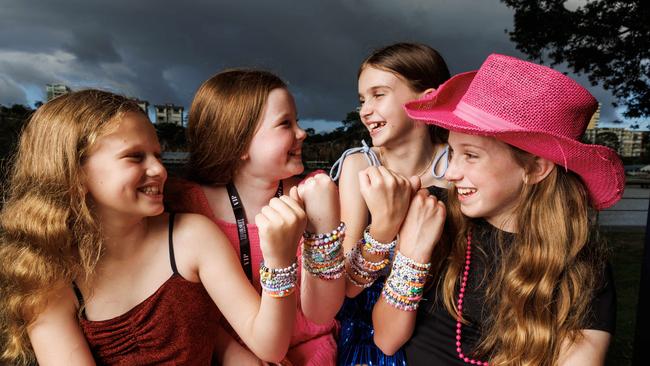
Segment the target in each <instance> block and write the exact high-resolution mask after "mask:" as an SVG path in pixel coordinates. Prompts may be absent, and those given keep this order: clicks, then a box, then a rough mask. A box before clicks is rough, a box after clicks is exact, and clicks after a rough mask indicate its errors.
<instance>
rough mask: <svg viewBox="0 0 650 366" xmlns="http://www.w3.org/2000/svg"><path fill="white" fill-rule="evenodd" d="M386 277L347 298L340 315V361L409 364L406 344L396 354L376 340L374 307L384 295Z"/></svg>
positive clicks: (348, 365)
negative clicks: (386, 349)
mask: <svg viewBox="0 0 650 366" xmlns="http://www.w3.org/2000/svg"><path fill="white" fill-rule="evenodd" d="M385 280H386V277H380V278H379V279H377V281H375V283H374V284H373V285H372V286H370V287H368V288H367V289H364V290H363V291H362V292H361V293H360V294H359V295H358V296H357V297H354V298H347V297H346V298H345V301H344V302H343V306H342V307H341V310H340V311H339V313H338V315H337V316H336V319H337V320H338V321H339V322H340V323H341V331H340V334H339V342H338V365H340V366H353V365H368V366H406V357H405V355H404V350H403V348H400V349H399V350H398V351H397V352H396V353H395V354H394V355H392V356H388V355H386V354H385V353H383V352H382V351H381V350H380V349H379V348H378V347H377V346H376V345H375V342H374V340H373V335H374V333H375V331H374V329H373V327H372V308H373V307H374V306H375V303H376V302H377V300H378V299H379V296H380V295H381V290H382V288H383V287H384V281H385Z"/></svg>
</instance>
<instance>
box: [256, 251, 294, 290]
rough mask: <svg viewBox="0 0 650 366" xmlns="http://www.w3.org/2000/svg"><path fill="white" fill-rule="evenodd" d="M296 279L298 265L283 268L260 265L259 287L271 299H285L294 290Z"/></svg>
mask: <svg viewBox="0 0 650 366" xmlns="http://www.w3.org/2000/svg"><path fill="white" fill-rule="evenodd" d="M297 279H298V264H297V263H296V260H295V259H294V261H293V263H292V264H291V265H290V266H288V267H284V268H268V267H267V266H266V265H264V262H262V263H260V285H262V290H264V292H265V293H267V294H268V295H269V296H271V297H276V298H280V297H286V296H289V295H291V294H292V293H293V292H294V291H295V290H296V282H297Z"/></svg>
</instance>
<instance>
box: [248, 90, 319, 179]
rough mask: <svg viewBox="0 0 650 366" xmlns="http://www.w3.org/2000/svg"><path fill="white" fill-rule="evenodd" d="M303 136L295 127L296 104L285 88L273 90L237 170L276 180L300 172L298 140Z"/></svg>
mask: <svg viewBox="0 0 650 366" xmlns="http://www.w3.org/2000/svg"><path fill="white" fill-rule="evenodd" d="M306 137H307V134H306V133H305V131H304V130H303V129H301V128H300V127H299V126H298V120H297V117H296V105H295V102H294V100H293V97H292V96H291V94H290V93H289V91H288V90H286V89H284V88H277V89H273V90H271V92H270V93H269V96H268V99H267V101H266V105H265V106H264V111H263V113H262V117H261V119H260V121H259V123H258V127H257V132H255V135H254V136H253V139H252V140H251V144H250V147H249V149H248V152H247V153H246V155H245V161H244V163H243V164H242V165H241V169H242V170H243V169H247V171H248V172H250V173H252V174H254V175H258V176H265V177H269V178H271V179H278V180H280V179H285V178H288V177H291V176H294V175H296V174H300V173H302V171H303V170H304V167H303V165H302V143H303V141H304V140H305V138H306Z"/></svg>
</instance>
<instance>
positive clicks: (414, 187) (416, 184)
mask: <svg viewBox="0 0 650 366" xmlns="http://www.w3.org/2000/svg"><path fill="white" fill-rule="evenodd" d="M409 183H411V192H412V193H415V192H417V191H418V190H419V189H420V185H421V184H422V182H420V177H418V176H416V175H414V176H412V177H410V178H409Z"/></svg>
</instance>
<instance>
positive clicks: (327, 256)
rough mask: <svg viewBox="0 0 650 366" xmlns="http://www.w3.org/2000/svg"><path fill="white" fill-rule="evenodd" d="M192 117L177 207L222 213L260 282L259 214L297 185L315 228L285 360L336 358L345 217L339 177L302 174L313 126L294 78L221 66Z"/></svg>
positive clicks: (304, 252)
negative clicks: (302, 114) (293, 88)
mask: <svg viewBox="0 0 650 366" xmlns="http://www.w3.org/2000/svg"><path fill="white" fill-rule="evenodd" d="M188 123H189V125H188V130H187V133H188V141H189V150H190V160H189V166H188V178H189V181H185V180H176V181H175V182H174V183H173V184H171V185H169V193H170V194H169V195H168V196H167V204H168V207H169V208H170V209H171V210H173V211H178V212H194V213H200V214H203V215H205V216H207V217H208V218H209V219H210V220H212V221H213V222H215V223H216V224H217V225H218V226H219V227H220V228H221V229H222V230H223V231H224V232H225V234H226V236H227V237H228V239H229V241H230V244H231V245H232V246H233V247H234V248H235V250H236V251H237V252H238V253H239V257H240V263H241V267H243V268H244V270H245V272H247V274H248V276H249V280H251V281H252V282H253V283H254V284H256V283H257V282H258V281H259V280H258V278H259V277H258V273H257V272H253V271H251V270H250V269H251V268H255V267H256V266H258V265H259V263H260V261H261V259H262V257H261V254H262V253H261V251H260V238H259V234H258V233H259V228H258V226H257V225H253V224H252V220H253V217H255V215H256V214H258V213H260V212H262V211H263V210H264V208H263V207H264V206H265V205H267V204H268V202H269V200H273V199H274V196H277V195H279V194H281V192H283V191H285V190H288V189H292V190H297V192H298V197H297V199H298V200H299V201H301V202H304V205H305V206H304V207H305V211H306V214H307V231H306V232H305V234H304V235H303V243H302V245H301V246H300V248H299V249H300V250H299V252H298V256H299V258H300V259H301V265H300V266H299V268H298V272H299V276H300V279H301V281H300V286H298V287H299V291H300V296H299V301H298V311H297V313H296V319H295V326H294V327H293V332H292V333H293V334H292V337H291V344H290V347H289V351H288V353H287V356H286V359H285V360H284V362H285V363H292V364H293V365H333V364H334V363H335V361H336V342H335V340H334V333H335V331H336V323H335V321H334V315H335V314H336V311H338V309H339V308H340V306H341V302H342V301H343V296H344V291H345V280H344V279H343V277H342V276H343V270H344V266H343V252H342V250H341V240H342V239H343V237H344V234H345V226H344V225H343V224H342V223H340V217H339V201H338V192H337V190H336V185H335V184H334V183H333V182H332V181H331V180H330V179H329V177H327V175H325V174H316V175H313V176H310V177H308V178H306V179H305V180H304V181H302V182H301V183H300V184H299V179H297V177H296V175H298V174H301V173H302V172H303V170H304V167H303V165H302V160H301V150H302V143H303V141H304V139H305V137H306V133H305V131H303V130H302V129H301V128H300V127H299V126H298V120H297V115H296V107H295V103H294V100H293V97H292V96H291V93H290V92H289V91H288V89H287V85H286V84H285V83H284V82H283V81H282V80H280V78H278V77H277V76H275V75H273V74H271V73H269V72H266V71H261V70H247V69H233V70H226V71H223V72H220V73H218V74H216V75H214V76H212V77H211V78H210V79H208V80H207V81H205V82H204V83H203V84H202V85H201V86H200V87H199V89H198V91H197V92H196V95H195V97H194V100H193V102H192V106H191V109H190V115H189V121H188ZM317 233H321V234H317ZM296 244H297V241H296ZM257 289H258V291H259V290H260V288H259V287H257ZM235 346H236V345H235ZM240 356H241V359H239V362H241V363H243V362H246V361H245V359H246V358H247V359H251V358H252V357H251V355H250V354H246V353H245V352H240ZM251 361H254V360H251Z"/></svg>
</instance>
